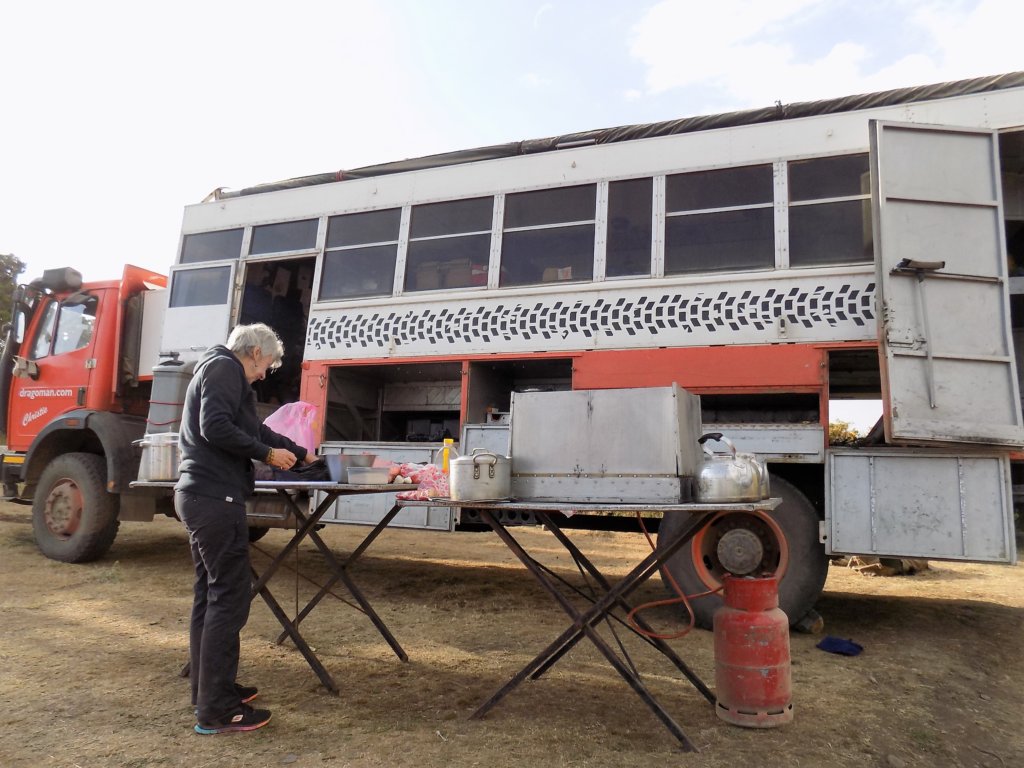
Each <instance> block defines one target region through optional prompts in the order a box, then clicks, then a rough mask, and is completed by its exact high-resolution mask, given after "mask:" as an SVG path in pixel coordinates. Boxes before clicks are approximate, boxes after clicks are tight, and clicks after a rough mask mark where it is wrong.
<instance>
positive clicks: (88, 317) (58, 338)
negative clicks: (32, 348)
mask: <svg viewBox="0 0 1024 768" xmlns="http://www.w3.org/2000/svg"><path fill="white" fill-rule="evenodd" d="M98 304H99V302H98V301H97V299H96V297H95V296H90V297H88V298H87V299H86V300H85V301H84V302H82V303H76V304H65V305H63V306H62V307H61V308H60V313H59V314H58V316H57V333H56V335H55V336H54V339H53V354H55V355H62V354H64V353H65V352H74V351H75V350H76V349H83V348H84V347H87V346H89V342H90V341H92V332H93V329H94V328H95V326H96V307H97V306H98Z"/></svg>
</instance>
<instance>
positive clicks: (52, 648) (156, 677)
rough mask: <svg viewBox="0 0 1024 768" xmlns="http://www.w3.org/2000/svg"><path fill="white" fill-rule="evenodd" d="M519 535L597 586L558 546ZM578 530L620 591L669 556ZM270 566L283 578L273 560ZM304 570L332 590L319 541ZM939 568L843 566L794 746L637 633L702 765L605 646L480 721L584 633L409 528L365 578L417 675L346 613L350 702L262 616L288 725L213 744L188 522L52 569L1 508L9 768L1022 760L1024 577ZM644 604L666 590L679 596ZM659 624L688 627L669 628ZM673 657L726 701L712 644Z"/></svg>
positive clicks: (489, 546)
mask: <svg viewBox="0 0 1024 768" xmlns="http://www.w3.org/2000/svg"><path fill="white" fill-rule="evenodd" d="M365 530H366V529H362V528H340V527H331V528H329V529H327V530H326V531H325V532H324V537H325V540H326V541H327V543H328V544H329V545H330V546H331V547H332V548H333V549H334V550H335V551H336V552H339V553H344V552H347V551H349V550H351V549H352V547H353V546H354V545H355V543H356V542H357V541H358V540H359V539H360V538H361V536H362V535H363V534H364V533H365ZM517 536H519V537H521V539H522V541H524V543H525V544H526V545H527V547H528V548H529V549H532V550H534V552H535V553H536V554H537V555H538V556H539V557H540V558H541V559H543V560H544V561H545V562H546V563H548V564H549V565H551V566H552V567H553V568H555V569H556V570H558V571H560V572H562V573H564V574H565V575H566V576H567V577H568V578H575V579H578V578H579V577H578V575H576V571H575V569H574V568H573V567H572V563H571V561H570V560H569V558H568V556H567V555H565V554H564V553H561V550H559V549H557V548H556V546H555V542H554V539H553V537H552V536H551V535H550V534H548V533H546V532H545V531H542V530H539V529H534V528H530V529H521V530H520V531H519V532H518V533H517ZM572 536H573V538H574V540H576V541H577V542H578V543H579V544H580V545H581V548H582V549H583V550H584V551H585V552H587V553H588V554H590V555H592V557H593V559H594V560H595V562H597V563H598V564H599V565H600V566H601V567H602V568H604V569H606V573H608V574H613V575H614V574H621V573H625V571H626V570H627V568H628V567H629V566H630V565H631V564H633V563H635V561H636V560H637V559H638V558H639V557H640V556H642V554H643V553H644V551H645V547H646V546H647V545H646V543H645V541H644V540H643V538H642V537H641V536H640V535H639V534H628V533H607V532H572ZM286 540H287V534H286V533H285V532H283V531H271V532H270V534H269V535H268V536H267V537H266V538H264V539H263V540H262V541H261V542H260V543H259V544H258V545H257V546H259V547H260V549H262V550H265V551H269V552H275V551H277V550H278V549H279V548H280V547H282V546H283V545H284V543H285V542H286ZM254 561H255V562H256V564H257V566H259V565H261V564H262V563H263V562H265V560H263V555H262V554H259V553H254ZM290 564H291V565H294V564H295V563H294V560H292V561H290ZM298 566H299V570H300V571H301V573H302V574H303V575H304V576H307V577H310V578H312V579H314V580H320V579H323V577H324V574H325V570H324V568H323V567H322V564H321V561H320V560H319V558H318V556H317V554H316V553H315V552H314V551H313V549H312V547H311V546H304V547H303V548H302V549H301V551H300V553H299V557H298ZM932 566H933V568H932V570H929V571H927V572H924V573H922V574H919V575H915V576H911V577H898V578H879V577H868V576H864V575H860V574H857V573H856V572H854V571H852V570H850V569H848V568H843V567H839V566H833V567H832V568H831V572H830V574H829V579H828V584H827V586H826V592H825V595H824V597H823V598H822V600H821V601H820V603H819V606H818V608H819V610H820V612H821V613H822V614H823V616H824V617H825V621H826V633H827V634H831V635H834V636H838V637H842V638H850V639H853V640H855V641H856V642H858V643H860V644H861V645H863V646H864V652H863V653H862V654H861V655H860V656H857V657H845V656H837V655H832V654H828V653H825V652H823V651H820V650H818V649H816V648H815V643H817V642H818V640H819V639H820V638H819V637H815V636H812V635H801V634H794V635H793V636H792V659H793V667H792V672H793V691H794V693H793V702H794V707H795V718H794V721H793V723H792V724H790V725H787V726H784V727H781V728H777V729H773V730H764V731H757V730H748V729H743V728H738V727H735V726H732V725H729V724H726V723H724V722H722V721H720V720H718V719H717V718H716V716H715V714H714V711H713V709H712V707H711V706H710V705H709V704H708V703H707V702H706V701H705V700H704V699H703V698H702V697H700V696H699V695H698V694H697V693H696V691H695V690H694V689H693V688H692V687H691V686H690V685H689V684H688V683H687V682H686V681H684V680H681V679H680V678H679V676H678V673H676V672H675V670H674V668H673V667H671V665H669V664H668V662H667V661H666V660H665V659H664V658H662V657H661V656H659V655H658V654H656V653H654V652H653V651H651V650H650V649H649V648H648V647H647V646H646V645H644V644H642V643H640V642H638V641H637V640H636V639H635V638H632V637H631V638H626V639H625V643H626V647H627V648H628V649H629V651H630V654H631V656H632V658H633V659H634V661H635V662H636V663H637V665H638V666H639V668H640V671H641V673H642V674H643V675H644V679H645V681H646V683H647V684H648V686H649V687H650V688H651V690H652V691H653V692H654V693H655V695H656V696H657V697H658V698H659V699H660V700H661V702H662V703H663V704H664V705H665V706H666V708H667V709H668V710H669V711H670V712H671V713H672V714H673V716H674V717H675V719H676V720H677V721H678V722H679V723H680V724H681V725H682V726H683V728H684V730H685V731H686V732H687V733H688V735H689V736H690V737H691V738H692V739H693V740H694V741H695V742H696V744H697V745H698V746H699V748H700V750H701V752H700V753H699V754H685V753H682V752H681V751H680V750H679V749H678V746H677V744H676V742H675V741H674V739H673V738H672V737H671V735H670V734H669V733H668V731H667V730H666V729H665V728H664V727H663V726H662V725H661V723H660V722H659V721H657V720H656V719H655V717H654V715H653V714H652V713H651V712H650V711H649V710H648V709H647V708H646V707H645V706H644V705H643V704H642V703H641V701H640V700H639V699H638V698H637V697H636V696H635V695H634V694H633V693H632V692H631V691H630V689H629V688H628V687H627V686H626V684H625V683H624V682H623V680H622V679H621V678H620V677H619V676H618V675H617V674H616V673H615V672H614V671H613V670H612V669H611V668H610V667H609V666H608V665H607V664H606V663H605V661H604V659H603V658H601V657H600V656H599V655H598V654H597V653H596V651H595V650H594V649H593V646H591V645H589V643H583V644H581V645H580V646H578V647H577V648H576V649H575V650H574V651H572V652H571V653H570V654H569V655H568V656H567V657H566V658H565V659H563V660H562V661H561V662H560V663H559V664H557V665H556V666H555V667H554V668H553V669H552V670H551V671H550V672H549V673H548V675H546V676H545V677H544V678H542V679H541V680H539V681H534V682H527V683H524V684H523V685H522V686H520V687H519V688H518V689H517V690H515V691H513V692H512V693H511V694H510V695H509V696H508V697H507V698H506V699H505V700H504V701H502V702H501V703H500V704H499V705H498V706H497V707H496V708H495V709H494V710H493V711H492V712H491V713H490V714H488V715H487V717H486V718H484V719H482V720H470V719H469V715H470V714H471V713H472V712H473V710H474V709H475V708H476V706H478V705H479V704H480V703H481V702H483V701H484V700H486V699H487V698H488V697H489V696H490V695H491V694H492V693H493V692H494V691H495V690H497V689H498V688H499V687H500V686H501V685H503V684H504V683H505V682H506V681H507V680H508V679H509V678H510V677H511V676H512V675H513V674H514V673H515V672H516V671H518V669H519V668H521V667H522V666H523V665H525V664H526V662H527V661H528V660H529V659H531V658H532V657H533V656H534V655H535V654H536V653H537V652H538V651H539V650H540V649H541V648H543V647H544V646H545V645H547V644H548V643H549V642H550V641H551V640H552V639H553V638H554V637H555V636H556V635H558V634H559V633H560V632H561V631H562V629H564V628H565V627H566V626H567V619H566V617H565V615H564V614H563V613H561V611H560V610H559V609H558V608H557V607H556V606H555V604H554V603H553V602H552V600H551V598H550V597H549V596H548V595H547V594H546V593H544V592H542V591H541V589H540V587H539V586H537V585H536V583H535V582H534V581H533V580H532V578H530V577H529V575H528V574H527V573H526V572H525V571H524V570H523V568H522V567H521V566H520V565H519V564H518V562H516V561H514V560H513V558H512V555H511V554H510V553H509V552H508V550H507V549H505V548H504V546H503V545H502V544H501V543H500V542H499V541H498V540H497V538H496V537H495V536H494V535H493V534H490V533H456V534H440V533H425V532H416V531H402V530H389V531H387V532H385V533H384V534H383V535H382V537H381V538H380V539H379V540H378V541H377V542H376V543H375V544H374V545H373V546H372V547H371V548H370V549H369V550H368V551H367V553H366V555H365V556H364V558H363V559H362V560H360V562H359V563H358V564H357V565H356V567H355V568H354V569H353V576H354V578H355V579H356V581H357V583H359V584H360V585H361V586H362V587H363V588H364V589H365V591H366V593H367V595H368V596H369V598H370V599H371V601H372V602H373V604H374V606H375V607H376V609H377V610H378V612H379V613H380V614H381V616H382V618H383V619H384V621H385V622H387V624H388V625H389V626H390V628H391V630H392V631H393V632H394V634H395V636H396V637H397V638H398V640H399V641H400V642H401V643H402V645H403V646H404V647H405V649H406V651H407V652H408V654H409V657H410V661H409V662H408V663H402V662H401V661H399V660H398V659H397V658H396V657H395V656H394V655H393V654H392V652H391V651H390V649H389V648H388V646H387V645H386V644H385V642H384V641H383V640H382V639H381V637H380V636H379V635H378V634H377V633H376V631H375V630H374V629H373V627H372V625H371V624H370V622H369V621H368V620H367V619H366V617H365V616H363V615H362V614H360V613H358V612H357V611H355V610H354V609H352V608H351V607H349V606H347V605H345V604H344V603H342V602H339V601H337V600H335V599H332V598H328V599H327V600H326V601H325V602H324V603H323V604H322V605H321V606H320V607H319V608H318V609H317V610H316V611H315V612H314V613H313V614H312V615H311V617H310V618H309V619H308V620H307V621H306V622H305V623H304V624H303V625H302V626H303V629H304V634H305V636H306V637H307V639H308V640H309V641H310V642H311V643H312V644H313V645H314V646H315V647H316V649H317V652H318V654H319V656H320V658H321V660H322V661H323V662H324V664H325V665H326V667H327V668H328V670H330V672H331V673H332V674H333V675H334V677H335V679H336V680H337V681H338V683H339V685H340V687H341V689H342V690H341V695H340V696H338V697H334V696H331V695H329V694H327V693H326V691H325V690H324V689H323V687H321V686H320V685H319V681H318V679H317V678H316V676H315V675H314V674H313V672H312V671H311V670H310V668H309V667H308V666H307V665H306V663H305V661H304V659H303V658H302V657H301V655H300V654H299V653H298V652H296V651H295V650H294V648H292V647H291V646H290V645H288V644H286V645H284V646H277V645H274V643H273V640H274V638H275V637H276V635H277V632H278V629H279V625H278V624H277V623H276V621H275V619H274V617H273V616H272V614H271V613H270V611H269V610H268V609H267V607H266V605H265V604H264V603H263V602H262V601H261V600H257V601H256V603H254V605H253V611H252V616H251V618H250V621H249V624H248V626H247V627H246V628H245V630H244V631H243V635H242V669H241V675H240V677H241V679H242V681H243V682H245V683H248V684H254V685H258V686H259V687H260V690H261V695H260V699H259V703H260V704H262V705H263V706H265V707H267V708H269V709H271V710H273V713H274V716H273V720H272V722H271V723H270V725H269V726H267V727H266V728H264V729H262V730H260V731H256V732H254V733H248V734H233V735H225V736H215V737H202V736H197V735H195V734H194V733H193V732H192V730H191V728H192V724H193V722H194V720H193V717H192V713H191V708H190V706H189V701H188V690H187V682H186V681H185V680H183V679H181V678H180V677H178V671H179V670H180V669H181V667H182V664H183V663H184V661H185V659H186V654H187V645H188V640H187V621H188V613H189V608H190V604H191V564H190V561H189V553H188V547H187V539H186V535H185V533H184V531H183V530H182V528H181V527H180V525H179V524H178V523H176V522H175V521H173V520H168V519H161V520H159V521H155V522H153V523H126V524H124V525H122V527H121V532H120V534H119V535H118V539H117V541H116V542H115V543H114V547H113V548H112V550H111V551H110V553H109V554H108V556H107V557H106V558H105V559H103V560H101V561H99V562H96V563H92V564H88V565H66V564H63V563H58V562H54V561H51V560H47V559H46V558H45V557H43V556H42V555H40V554H39V552H38V550H37V549H36V547H35V544H34V542H33V540H32V532H31V525H30V517H29V510H28V508H27V507H23V506H15V505H12V504H6V503H0V591H2V594H0V626H2V629H0V722H2V723H3V727H2V728H0V766H2V767H3V768H42V767H44V766H61V767H66V768H105V767H106V766H111V767H114V766H118V767H120V766H131V767H134V768H141V767H142V766H147V767H148V766H153V767H156V766H189V767H190V768H213V767H215V766H216V767H223V768H227V767H230V766H246V768H260V767H261V766H277V765H294V766H301V767H306V766H337V767H339V768H340V767H341V766H416V767H417V768H422V767H423V766H453V767H454V768H461V767H463V766H467V767H468V766H487V768H506V767H507V766H519V765H530V766H600V767H604V766H626V765H630V766H636V765H648V766H657V765H688V766H700V767H704V766H709V767H710V766H715V767H717V766H730V767H732V766H744V768H756V767H757V766H826V765H830V766H854V765H856V766H885V767H886V768H899V767H900V766H987V767H989V768H996V767H997V766H998V767H1001V766H1016V765H1021V764H1022V761H1024V733H1022V730H1024V729H1022V728H1021V717H1022V713H1024V657H1022V654H1021V638H1022V637H1024V567H1022V566H1019V565H1018V566H1013V567H998V566H978V565H962V564H950V563H933V564H932ZM272 588H273V590H274V591H275V593H276V595H277V597H278V598H279V599H280V601H281V602H282V604H283V605H284V606H285V608H286V610H289V611H290V612H294V608H295V604H296V589H297V590H298V602H299V603H300V604H301V603H304V601H305V598H307V597H308V596H309V595H310V594H312V591H313V587H312V586H311V584H310V583H308V582H306V581H304V580H301V579H299V580H297V579H296V578H295V576H294V574H293V573H292V572H287V571H286V572H283V573H282V574H279V575H278V576H277V577H276V578H275V580H274V582H273V583H272ZM339 594H343V593H342V592H341V591H340V590H339ZM642 596H644V597H649V598H651V599H656V598H659V597H662V596H663V593H662V591H661V584H660V581H659V580H658V579H654V580H653V581H652V583H650V584H649V585H648V586H647V587H646V588H645V590H644V591H643V594H642ZM649 618H650V619H651V620H652V622H654V623H656V624H657V625H658V626H659V627H664V628H669V627H671V626H673V625H674V624H675V622H676V620H675V618H674V615H672V614H669V613H667V612H662V613H659V612H657V611H654V612H652V613H651V614H650V615H649ZM604 632H605V635H606V636H607V630H604ZM622 634H623V633H621V632H620V636H622ZM673 646H674V648H676V650H677V651H678V652H679V654H680V655H681V656H683V657H684V658H685V659H686V660H687V661H688V662H689V663H690V664H691V666H692V667H693V668H694V669H695V670H696V671H697V672H698V674H700V675H701V676H702V677H703V678H704V680H705V681H707V682H708V683H709V685H713V681H714V659H713V654H712V635H711V633H709V632H703V631H695V632H693V633H692V634H690V635H689V636H687V637H685V638H683V639H681V640H677V641H673Z"/></svg>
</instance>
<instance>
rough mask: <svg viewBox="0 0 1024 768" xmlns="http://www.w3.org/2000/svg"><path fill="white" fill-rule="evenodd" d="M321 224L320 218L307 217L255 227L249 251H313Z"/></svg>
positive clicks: (251, 252)
mask: <svg viewBox="0 0 1024 768" xmlns="http://www.w3.org/2000/svg"><path fill="white" fill-rule="evenodd" d="M319 225H320V220H319V219H305V220H303V221H285V222H282V223H281V224H264V225H263V226H259V227H253V228H252V243H251V244H250V245H249V253H250V254H258V253H284V252H287V251H311V250H313V249H314V248H316V231H317V227H319Z"/></svg>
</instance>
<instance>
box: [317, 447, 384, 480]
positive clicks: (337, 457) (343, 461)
mask: <svg viewBox="0 0 1024 768" xmlns="http://www.w3.org/2000/svg"><path fill="white" fill-rule="evenodd" d="M376 458H377V456H376V455H375V454H372V453H331V454H327V455H326V456H324V457H323V459H324V461H325V462H326V463H327V472H328V474H329V475H330V478H331V481H332V482H335V483H347V482H348V481H349V478H348V470H349V468H350V467H372V466H373V460H374V459H376Z"/></svg>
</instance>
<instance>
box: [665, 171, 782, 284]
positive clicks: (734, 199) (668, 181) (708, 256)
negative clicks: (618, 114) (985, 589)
mask: <svg viewBox="0 0 1024 768" xmlns="http://www.w3.org/2000/svg"><path fill="white" fill-rule="evenodd" d="M774 264H775V211H774V181H773V172H772V166H771V165H767V164H765V165H749V166H742V167H739V168H723V169H721V170H714V171H696V172H694V173H677V174H673V175H671V176H667V177H666V178H665V274H666V275H681V274H688V273H691V272H721V271H734V270H744V269H770V268H771V267H773V266H774Z"/></svg>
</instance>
